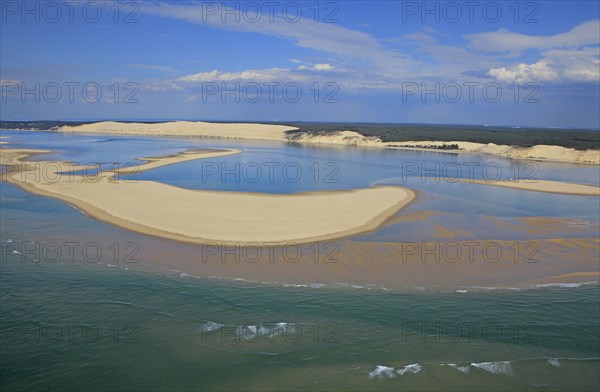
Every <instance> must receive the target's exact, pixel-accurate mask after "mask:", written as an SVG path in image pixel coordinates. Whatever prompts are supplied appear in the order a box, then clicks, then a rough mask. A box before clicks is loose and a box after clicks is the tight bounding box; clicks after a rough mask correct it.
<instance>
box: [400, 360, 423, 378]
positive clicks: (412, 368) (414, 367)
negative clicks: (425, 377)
mask: <svg viewBox="0 0 600 392" xmlns="http://www.w3.org/2000/svg"><path fill="white" fill-rule="evenodd" d="M420 371H421V365H419V364H418V363H413V364H411V365H406V366H404V367H403V368H402V369H398V370H396V373H398V374H399V375H401V376H403V375H404V374H406V373H412V374H417V373H419V372H420Z"/></svg>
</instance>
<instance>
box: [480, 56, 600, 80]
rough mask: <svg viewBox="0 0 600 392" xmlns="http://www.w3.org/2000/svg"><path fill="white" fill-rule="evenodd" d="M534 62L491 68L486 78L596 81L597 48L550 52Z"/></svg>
mask: <svg viewBox="0 0 600 392" xmlns="http://www.w3.org/2000/svg"><path fill="white" fill-rule="evenodd" d="M542 56H543V58H542V59H541V60H539V61H537V62H536V63H533V64H526V63H520V64H515V65H511V66H508V67H498V68H491V69H490V70H489V71H488V75H490V76H492V77H494V78H496V79H497V80H499V81H501V82H506V83H512V82H518V83H524V82H553V83H556V82H593V81H596V82H599V81H600V60H599V59H598V57H599V56H600V49H598V48H583V49H580V50H562V49H559V50H556V49H553V50H549V51H545V52H543V53H542Z"/></svg>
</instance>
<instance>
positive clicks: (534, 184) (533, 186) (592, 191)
mask: <svg viewBox="0 0 600 392" xmlns="http://www.w3.org/2000/svg"><path fill="white" fill-rule="evenodd" d="M458 181H461V182H468V183H472V184H480V185H491V186H499V187H503V188H513V189H520V190H525V191H534V192H546V193H559V194H564V195H580V196H600V187H597V186H594V185H584V184H574V183H570V182H561V181H548V180H536V181H518V182H516V181H483V180H458Z"/></svg>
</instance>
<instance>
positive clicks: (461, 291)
mask: <svg viewBox="0 0 600 392" xmlns="http://www.w3.org/2000/svg"><path fill="white" fill-rule="evenodd" d="M456 292H457V293H468V292H469V290H456Z"/></svg>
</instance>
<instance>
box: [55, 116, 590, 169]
mask: <svg viewBox="0 0 600 392" xmlns="http://www.w3.org/2000/svg"><path fill="white" fill-rule="evenodd" d="M296 129H297V128H295V127H289V126H284V125H273V124H250V123H228V124H227V123H209V122H196V121H173V122H165V123H153V124H145V123H122V122H114V121H103V122H98V123H92V124H84V125H78V126H63V127H60V128H59V129H58V131H59V132H65V133H67V132H75V133H104V134H122V135H146V136H194V137H207V138H225V139H249V140H271V141H281V142H290V141H291V142H295V143H310V144H317V145H318V144H325V145H346V146H354V147H375V148H398V149H415V150H427V151H435V152H445V153H477V154H488V155H495V156H501V157H506V158H514V159H525V160H540V161H552V162H569V163H585V164H596V165H598V164H600V150H576V149H574V148H566V147H561V146H551V145H537V146H533V147H518V146H507V145H497V144H494V143H488V144H483V143H470V142H464V141H450V142H439V141H437V142H436V141H407V142H391V143H384V142H382V141H381V140H380V139H379V138H376V137H366V136H363V135H361V134H359V133H358V132H354V131H347V130H341V131H339V132H333V133H327V134H319V135H310V134H302V135H299V136H298V135H290V134H286V133H285V132H286V131H292V130H296ZM450 144H456V145H458V148H459V149H458V150H443V149H436V147H440V146H446V145H450ZM423 146H427V148H423Z"/></svg>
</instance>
